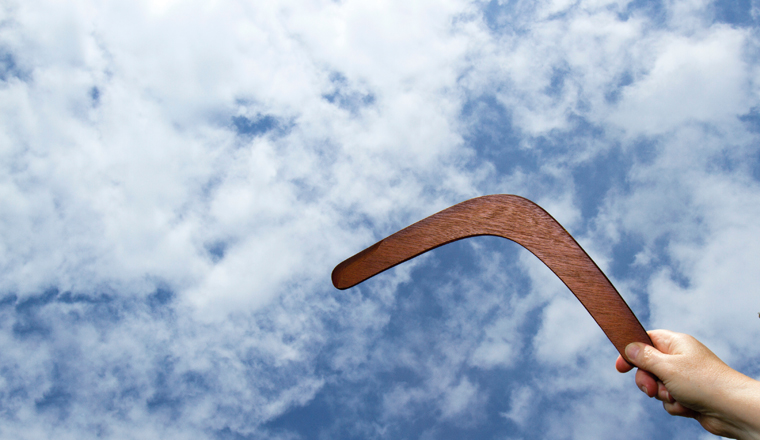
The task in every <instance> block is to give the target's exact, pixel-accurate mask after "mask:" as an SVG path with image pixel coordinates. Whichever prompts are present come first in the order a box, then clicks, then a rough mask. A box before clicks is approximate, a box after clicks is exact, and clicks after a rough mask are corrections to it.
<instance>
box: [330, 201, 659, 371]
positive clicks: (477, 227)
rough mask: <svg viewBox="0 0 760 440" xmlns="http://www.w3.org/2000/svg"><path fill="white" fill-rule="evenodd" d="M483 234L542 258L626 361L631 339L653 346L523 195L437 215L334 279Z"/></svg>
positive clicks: (569, 240) (352, 279)
mask: <svg viewBox="0 0 760 440" xmlns="http://www.w3.org/2000/svg"><path fill="white" fill-rule="evenodd" d="M478 235H495V236H498V237H504V238H506V239H508V240H512V241H514V242H516V243H518V244H520V245H522V246H523V247H525V248H526V249H528V250H529V251H531V252H532V253H533V254H534V255H535V256H537V257H538V258H539V259H540V260H541V261H543V262H544V264H546V265H547V266H548V267H549V269H551V270H552V272H554V273H555V274H556V275H557V276H558V277H559V278H560V279H561V280H562V282H564V283H565V285H566V286H567V287H568V288H569V289H570V291H571V292H573V294H574V295H575V297H576V298H578V300H580V302H581V304H583V306H584V307H585V308H586V310H588V312H589V313H590V314H591V316H592V317H593V318H594V320H596V323H597V324H599V327H601V328H602V331H604V333H605V334H606V335H607V337H608V338H609V340H610V341H611V342H612V344H613V345H614V346H615V348H616V349H617V350H618V352H620V354H621V355H622V356H623V358H624V359H627V358H626V356H625V353H624V350H625V346H626V345H628V344H629V343H631V342H643V343H645V344H648V345H653V344H652V340H651V339H649V336H648V335H647V333H646V330H644V327H642V325H641V323H640V322H639V320H638V319H637V318H636V315H634V314H633V312H632V311H631V309H630V308H629V307H628V304H626V303H625V301H624V300H623V298H621V297H620V294H619V293H618V291H617V290H615V287H614V286H613V285H612V283H611V282H610V280H608V279H607V276H605V275H604V273H603V272H602V271H601V269H599V267H598V266H597V265H596V263H594V261H593V260H592V259H591V257H589V256H588V254H586V252H585V251H584V250H583V248H581V247H580V245H579V244H578V243H577V242H576V241H575V239H574V238H573V237H572V236H571V235H570V234H569V233H568V232H567V231H566V230H565V228H563V227H562V225H560V224H559V223H558V222H557V221H556V220H554V218H553V217H552V216H551V215H549V213H548V212H546V211H544V209H543V208H541V207H540V206H538V205H536V204H535V203H533V202H531V201H530V200H528V199H525V198H523V197H520V196H514V195H506V194H497V195H490V196H483V197H477V198H474V199H470V200H467V201H464V202H462V203H459V204H458V205H454V206H452V207H450V208H447V209H444V210H443V211H441V212H439V213H437V214H433V215H431V216H430V217H428V218H426V219H423V220H420V221H419V222H417V223H415V224H413V225H411V226H409V227H407V228H405V229H402V230H400V231H398V232H396V233H395V234H393V235H391V236H390V237H388V238H386V239H384V240H380V241H379V242H377V243H375V244H374V245H372V246H370V247H369V248H367V249H365V250H363V251H361V252H359V253H358V254H356V255H354V256H353V257H351V258H349V259H348V260H346V261H344V262H342V263H340V264H339V265H338V266H337V267H335V269H334V270H333V273H332V282H333V285H335V287H337V288H338V289H348V288H349V287H353V286H355V285H357V284H359V283H361V282H362V281H364V280H366V279H368V278H370V277H372V276H375V275H377V274H379V273H380V272H383V271H384V270H387V269H390V268H391V267H393V266H396V265H397V264H400V263H403V262H404V261H407V260H409V259H412V258H414V257H416V256H417V255H420V254H422V253H424V252H427V251H429V250H431V249H435V248H437V247H438V246H442V245H444V244H447V243H451V242H453V241H456V240H461V239H463V238H467V237H475V236H478Z"/></svg>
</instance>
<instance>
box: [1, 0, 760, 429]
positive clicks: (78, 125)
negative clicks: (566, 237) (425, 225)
mask: <svg viewBox="0 0 760 440" xmlns="http://www.w3.org/2000/svg"><path fill="white" fill-rule="evenodd" d="M497 3H498V2H497ZM481 6H485V5H484V4H473V3H468V2H464V1H462V2H458V1H444V2H440V1H437V2H433V1H422V2H411V3H410V2H402V1H398V2H369V1H363V2H331V1H312V2H299V1H282V2H243V3H240V2H232V1H216V2H197V1H191V0H187V1H160V2H159V1H155V2H142V3H140V2H118V1H116V2H106V3H96V2H88V1H82V2H76V3H61V2H46V1H42V0H39V1H28V2H17V3H9V2H6V3H4V4H3V5H2V6H0V23H1V24H0V69H4V70H0V78H2V79H0V271H1V272H2V274H3V276H2V278H1V279H0V318H2V319H0V347H2V350H0V371H1V372H2V374H0V406H2V407H3V408H6V410H7V411H8V413H7V416H3V417H4V418H3V424H2V426H3V432H2V433H1V434H0V436H7V437H8V438H11V437H12V438H39V437H50V436H51V433H53V432H55V434H56V436H57V437H61V438H66V437H67V436H68V437H71V438H88V436H89V437H95V436H97V435H99V434H98V432H100V433H101V435H102V436H103V437H112V438H132V437H134V438H167V437H171V438H199V437H204V436H207V437H210V438H213V437H214V436H216V435H223V433H226V432H229V433H230V435H231V436H232V435H236V434H240V435H244V436H245V435H248V436H256V437H257V438H259V437H261V438H295V436H296V434H295V433H294V432H295V431H297V429H298V427H295V426H294V427H288V429H291V428H292V430H293V432H290V431H288V429H283V430H280V431H278V430H277V429H273V430H272V431H271V432H270V431H269V430H268V429H267V428H266V427H265V426H264V424H265V423H267V422H271V421H272V420H276V419H277V418H278V417H279V416H280V415H282V414H283V413H286V412H287V411H288V410H289V409H292V408H294V407H302V406H305V407H307V408H306V409H305V411H306V412H307V413H308V410H309V405H310V402H313V401H315V400H316V399H321V400H319V403H318V405H320V406H327V407H329V408H331V410H334V412H335V414H336V415H335V416H334V417H335V420H330V421H329V423H328V422H325V421H324V420H315V421H314V424H315V425H319V423H320V422H324V423H325V424H326V425H329V426H326V427H325V426H323V427H322V428H319V426H315V427H313V429H314V430H315V432H316V431H318V429H317V428H319V429H324V431H320V432H322V433H325V432H332V431H330V430H340V429H343V428H341V427H345V426H352V428H350V429H356V430H357V432H359V431H361V432H362V433H363V434H366V433H372V434H373V435H376V436H378V437H383V438H384V437H390V436H394V435H397V434H399V433H400V434H401V435H398V436H397V437H398V438H403V437H404V435H406V436H407V437H414V436H415V433H416V434H419V435H416V437H423V436H424V435H430V436H433V437H434V436H435V435H434V434H435V433H436V432H440V430H442V429H443V428H441V426H457V427H458V428H460V429H463V430H467V429H476V428H477V427H478V426H480V425H479V424H487V423H492V422H493V419H494V418H495V419H498V420H499V423H509V424H511V422H514V424H513V425H514V426H515V427H517V429H523V431H521V432H518V433H514V436H516V437H517V436H520V435H521V434H522V436H523V437H525V438H530V437H531V436H530V435H527V434H530V433H529V432H527V431H526V430H527V429H528V428H526V427H529V426H531V424H532V423H533V422H534V419H535V420H538V422H539V423H540V424H541V426H543V427H544V431H541V435H544V436H545V437H547V438H548V437H552V438H557V437H560V438H609V437H610V436H611V435H612V434H616V433H618V432H619V429H621V428H620V427H623V428H624V429H626V430H628V429H631V430H633V428H634V427H635V426H636V420H639V419H640V418H645V417H647V416H648V415H649V412H648V411H649V409H646V408H648V407H646V406H643V404H642V403H641V400H642V399H641V398H640V397H639V400H637V399H636V398H631V397H630V396H631V395H637V394H635V393H636V392H637V391H636V390H635V387H634V386H633V385H632V383H631V382H632V378H630V375H629V376H621V375H618V374H617V373H616V372H614V370H613V369H612V363H613V362H614V350H613V349H612V347H611V345H609V343H608V342H607V341H606V340H605V339H604V337H603V335H602V334H601V332H600V331H599V329H598V328H597V327H596V326H595V324H594V323H593V320H592V319H591V318H590V317H589V316H588V314H587V313H586V312H585V310H584V309H583V308H582V306H581V305H580V304H579V303H578V302H577V301H576V300H575V299H574V298H573V297H572V296H571V293H570V292H568V291H567V289H566V288H565V287H564V285H562V283H561V282H560V281H559V280H558V279H557V278H556V277H555V276H554V275H553V274H552V273H551V271H549V270H548V269H547V268H546V267H545V266H543V264H542V263H541V262H540V261H538V260H537V259H535V258H534V257H533V256H532V255H530V254H529V253H527V252H524V251H520V252H517V253H516V252H513V251H514V249H515V247H514V246H512V245H511V244H509V243H505V244H504V248H503V249H500V250H499V251H494V250H493V249H491V248H490V247H489V246H490V245H488V244H487V243H486V242H477V241H474V244H473V246H472V247H471V248H465V251H466V252H471V254H467V255H474V256H475V258H474V261H471V262H470V263H472V267H475V269H472V268H471V266H467V265H466V264H464V262H461V261H460V262H456V263H451V262H446V261H444V262H441V260H440V259H437V258H434V257H428V258H427V259H424V260H420V261H416V264H406V265H404V266H401V267H399V268H398V269H395V270H393V271H391V272H389V273H386V274H383V275H382V277H378V278H377V279H375V280H373V282H371V283H368V284H367V285H364V286H362V287H361V288H359V289H355V290H352V291H349V292H334V291H333V290H332V288H331V286H329V281H328V276H329V273H330V270H331V269H332V268H333V267H334V265H335V264H336V263H338V262H339V261H340V260H341V259H343V258H345V257H348V256H350V255H351V254H352V253H354V252H356V251H358V250H360V249H361V248H362V247H363V246H366V245H369V244H371V243H372V242H373V241H374V240H376V239H379V238H381V237H383V236H385V235H387V234H388V233H391V232H394V231H395V230H397V229H399V228H400V227H403V226H405V225H407V224H409V223H411V222H414V221H416V220H419V219H420V218H422V217H424V216H426V215H429V214H432V213H433V212H435V211H436V210H439V209H442V208H444V207H446V206H449V205H451V204H453V203H455V202H458V201H461V200H464V199H466V198H469V197H472V196H476V195H480V194H481V193H482V192H483V191H485V190H491V189H494V190H498V191H503V192H517V193H521V194H527V195H531V197H534V198H535V199H536V200H537V201H539V202H540V203H541V204H542V205H543V206H545V207H546V208H547V209H548V210H549V212H550V213H552V214H553V215H555V217H557V218H558V219H559V220H560V221H561V222H562V223H563V224H564V225H565V226H566V227H568V228H569V229H570V230H572V231H577V233H576V235H577V236H578V237H577V238H578V239H579V241H581V242H583V243H584V246H586V247H587V248H588V250H589V251H590V252H591V253H592V255H593V256H594V258H595V259H597V260H598V261H599V262H600V265H601V266H602V267H604V268H605V270H608V268H609V269H610V270H611V269H612V268H615V267H619V266H620V257H619V256H618V255H617V254H615V252H613V250H614V249H617V248H616V246H617V245H619V244H620V243H622V242H624V241H625V240H626V239H627V237H636V238H640V239H641V240H640V241H641V243H643V244H641V246H640V249H639V248H637V249H636V250H635V252H636V254H637V255H639V256H641V257H640V258H638V257H637V260H636V261H638V265H637V266H636V267H637V270H639V271H641V273H642V275H636V277H633V276H631V277H630V278H629V277H627V276H626V274H625V273H623V274H622V275H620V277H619V278H620V282H622V283H624V284H625V285H627V286H635V287H636V288H637V290H636V295H637V296H636V301H637V304H636V305H637V309H641V310H646V311H647V312H649V314H650V315H649V321H650V322H651V323H652V324H655V325H661V326H664V327H671V328H674V329H676V330H688V331H690V332H693V333H695V334H697V335H698V336H702V337H704V338H705V339H706V342H709V344H710V345H711V346H712V347H714V348H715V349H716V351H717V352H718V353H719V354H721V355H722V356H725V357H726V358H727V359H728V360H730V361H732V362H733V363H735V364H736V365H740V366H747V364H748V363H749V362H750V361H751V360H752V359H753V356H756V355H757V353H756V351H757V350H756V349H755V348H754V341H756V340H757V337H758V336H760V335H758V334H757V330H756V329H757V328H758V327H757V325H756V321H754V320H753V319H750V318H754V313H755V312H756V311H757V310H755V306H756V305H757V303H756V302H755V300H754V298H755V295H754V294H753V292H754V290H753V288H754V287H753V286H756V285H758V283H759V282H760V279H758V277H757V275H755V272H756V271H753V267H752V262H753V261H756V260H757V257H758V256H757V255H756V254H757V252H755V251H754V250H753V249H752V245H751V244H752V243H753V242H754V241H753V237H756V236H757V235H758V234H757V228H756V227H755V226H754V225H755V221H754V219H756V217H757V216H756V215H755V214H756V212H755V211H756V209H755V206H756V204H757V203H756V199H757V193H758V184H757V182H756V180H753V179H754V178H753V177H752V176H753V172H754V171H753V168H752V166H753V165H752V163H753V162H752V161H755V162H756V157H755V156H756V153H757V148H756V146H755V145H756V134H754V133H751V132H748V131H746V128H745V127H744V126H743V125H742V123H741V122H740V121H738V120H737V118H736V117H737V116H738V115H742V114H745V113H747V112H748V111H749V110H750V108H752V107H753V106H756V105H757V96H758V95H757V93H753V92H752V91H753V90H755V89H756V88H757V84H755V82H754V79H753V78H754V76H753V72H755V71H756V70H757V67H756V64H757V63H756V61H755V60H753V59H752V58H751V56H750V54H751V53H752V50H754V49H753V48H754V46H753V45H756V43H755V42H754V40H752V37H751V35H752V32H750V31H747V30H742V29H739V28H732V27H727V26H722V25H714V24H711V23H709V22H708V21H706V19H705V17H706V10H705V8H706V7H707V6H706V4H705V3H704V2H669V3H667V4H665V5H664V8H665V9H666V11H665V14H666V16H667V20H666V23H664V27H659V26H658V25H657V24H655V23H654V22H653V20H651V19H650V17H649V16H648V15H647V14H646V13H645V12H643V11H642V10H640V9H636V8H637V7H636V6H632V5H631V4H630V2H626V1H617V2H614V1H589V2H568V1H556V2H541V3H536V4H534V2H518V4H515V3H514V2H510V3H509V4H508V5H501V7H502V15H499V16H498V17H496V21H497V22H499V23H501V24H502V25H503V27H502V28H501V29H489V28H488V26H487V23H486V22H485V20H483V19H482V17H481V14H482V12H481V10H480V9H479V8H480V7H481ZM491 6H493V7H496V6H499V5H497V4H495V3H494V4H492V5H491ZM629 12H630V13H629ZM482 96H489V97H490V96H493V97H494V100H495V102H497V103H499V104H501V105H503V106H504V107H505V114H506V115H507V116H505V118H507V119H508V120H507V121H496V123H497V124H499V123H502V122H504V124H510V123H511V124H512V127H506V128H509V129H511V131H512V134H513V135H514V138H515V139H517V140H516V141H515V142H516V143H517V144H518V145H516V146H514V147H515V148H520V149H521V151H530V152H531V153H532V154H535V157H536V164H535V166H533V167H532V168H531V166H530V164H529V165H525V166H523V167H521V168H520V169H519V170H518V171H515V172H514V174H510V173H511V172H506V173H505V172H503V171H500V170H501V168H500V167H499V166H498V165H499V164H492V163H488V162H487V160H488V158H486V157H485V156H484V155H482V154H481V153H482V152H480V151H478V148H479V145H468V144H465V142H467V134H468V133H472V132H474V131H477V130H478V124H479V115H478V114H475V115H474V116H472V117H471V118H468V120H467V121H463V120H462V118H461V113H462V108H463V105H464V103H465V102H468V101H469V100H472V99H477V98H479V97H482ZM652 109H654V110H652ZM233 118H242V119H233ZM235 121H237V123H238V125H240V124H242V125H243V126H244V125H245V124H249V125H250V127H249V130H248V131H250V133H237V132H236V128H235V125H236V122H235ZM262 121H264V122H262ZM257 123H260V125H259V126H258V128H255V127H256V124H257ZM584 124H586V125H587V126H589V127H591V128H590V129H589V130H590V131H592V132H593V133H591V134H589V133H587V132H584V131H583V130H580V129H577V128H578V127H579V126H581V127H585V126H586V125H584ZM257 130H258V132H257ZM242 131H245V130H242ZM642 139H643V141H642ZM640 142H648V143H649V144H650V145H651V151H650V152H649V153H648V155H647V154H643V153H642V152H641V147H640ZM509 147H512V146H509ZM505 148H506V147H505ZM616 149H619V150H620V152H621V154H623V155H626V157H625V158H624V159H621V162H624V163H623V165H621V166H619V167H618V168H619V169H618V168H615V169H614V170H612V171H610V173H620V176H617V175H615V176H613V177H615V178H618V177H619V178H618V179H617V180H615V179H611V180H610V181H609V182H607V181H604V180H599V182H601V183H599V185H602V186H603V187H602V188H600V189H599V192H600V193H601V194H602V196H600V197H601V198H602V200H603V201H602V202H601V206H600V208H599V209H600V210H599V215H597V216H596V217H593V218H589V217H588V215H589V214H588V213H587V212H586V211H585V210H584V209H581V206H582V205H583V204H584V202H586V201H587V200H588V197H589V196H588V194H584V193H583V189H582V188H584V187H582V186H580V185H578V184H577V182H575V181H574V179H578V180H580V178H579V177H578V176H577V174H578V173H577V171H578V168H577V167H578V166H579V165H588V164H593V163H594V161H595V160H597V159H598V158H599V157H601V156H600V153H609V152H611V151H617V150H616ZM610 154H611V153H610ZM626 161H627V162H626ZM628 162H630V163H628ZM594 166H596V165H594ZM604 166H605V164H601V165H599V167H604ZM602 174H603V173H602ZM581 177H585V176H581ZM595 182H596V181H592V183H595ZM590 215H595V214H593V213H592V214H590ZM482 243H486V244H482ZM637 243H638V242H637ZM510 246H512V247H510ZM468 249H469V250H468ZM466 252H465V253H466ZM437 264H439V265H441V267H444V269H443V272H446V273H445V274H441V272H436V271H435V270H436V265H437ZM446 264H451V265H452V266H446ZM451 267H454V268H455V270H451V271H449V270H448V269H450V268H451ZM412 268H422V269H423V270H421V271H420V272H419V273H418V272H412ZM420 273H423V274H427V275H420ZM431 274H432V275H431ZM410 281H416V282H419V283H420V284H419V285H417V284H415V286H414V287H411V283H410ZM616 282H617V281H616ZM50 288H56V289H58V290H48V289H50ZM159 288H160V289H161V290H158V291H157V289H159ZM45 292H48V294H45ZM399 292H402V293H403V294H404V295H408V297H404V299H403V301H397V296H398V295H399ZM46 295H47V296H46ZM162 295H163V296H162ZM415 295H417V296H415ZM425 301H427V302H425ZM747 310H750V311H751V312H752V313H749V314H748V316H749V318H746V317H745V316H744V315H743V314H744V313H745V312H746V311H747ZM758 310H760V309H758ZM436 313H437V314H436ZM738 313H741V315H737V314H738ZM750 315H751V316H750ZM738 316H740V317H738ZM754 319H757V318H754ZM407 321H408V322H407ZM394 332H395V333H394ZM535 332H537V333H535ZM753 353H754V354H753ZM608 358H609V359H608ZM528 370H529V371H528ZM405 375H407V376H408V377H407V376H405ZM397 376H398V377H401V379H398V378H397ZM493 377H499V378H500V379H498V380H497V379H493ZM407 379H408V380H407ZM502 381H503V382H502ZM336 389H337V390H338V391H335V390H336ZM495 390H503V391H504V392H505V395H504V396H506V397H505V398H502V397H504V396H501V395H499V394H498V393H496V392H495ZM507 393H511V394H507ZM568 395H572V398H569V397H568ZM365 397H366V399H365ZM56 399H57V400H56ZM552 399H556V401H557V402H559V403H557V404H556V405H554V406H552V407H551V409H548V410H547V409H545V407H544V406H543V405H545V404H546V403H547V402H549V401H552ZM567 402H571V403H572V407H570V405H565V404H566V403H567ZM502 403H503V405H504V406H503V407H499V408H496V406H498V405H501V404H502ZM315 405H317V404H315ZM330 405H333V406H330ZM373 405H374V406H373ZM335 408H337V409H335ZM66 412H67V413H68V415H62V414H63V413H66ZM500 413H501V414H502V415H503V417H499V414H500ZM600 414H601V417H600ZM349 415H350V416H353V417H354V419H352V420H348V421H346V420H342V419H341V417H349ZM320 417H321V418H324V417H322V416H320ZM504 417H506V418H507V420H505V419H504ZM318 418H319V417H318ZM357 419H361V422H357ZM602 419H603V420H602ZM410 420H424V421H425V422H424V423H431V424H433V425H434V426H430V427H428V426H425V427H423V428H419V430H418V431H414V429H417V428H418V427H415V426H411V425H413V422H410ZM320 426H321V425H320ZM410 426H411V427H410ZM489 426H491V427H493V426H495V425H489ZM499 426H501V427H503V425H499ZM510 426H511V425H510ZM651 427H652V426H651V425H647V428H646V429H645V430H643V431H638V432H636V433H634V434H632V435H631V438H649V436H650V434H652V433H653V432H655V431H648V429H651ZM347 429H348V428H347ZM494 429H496V428H494ZM499 429H501V428H499ZM225 430H227V431H225ZM406 430H408V431H406ZM281 431H282V432H281ZM285 431H288V432H285ZM352 432H353V431H352ZM468 432H469V431H468ZM626 432H628V431H626ZM631 432H633V431H631ZM220 433H222V434H220ZM325 435H326V434H325ZM505 435H510V436H512V435H513V434H512V433H509V434H505ZM637 436H638V437H637Z"/></svg>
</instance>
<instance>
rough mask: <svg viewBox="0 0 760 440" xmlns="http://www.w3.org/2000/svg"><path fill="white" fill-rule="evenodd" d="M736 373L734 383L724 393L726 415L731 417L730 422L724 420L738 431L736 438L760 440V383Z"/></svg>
mask: <svg viewBox="0 0 760 440" xmlns="http://www.w3.org/2000/svg"><path fill="white" fill-rule="evenodd" d="M734 373H735V377H734V378H733V382H734V383H733V384H732V386H731V387H729V388H724V390H723V391H724V392H723V393H722V394H723V397H724V404H723V405H721V406H723V407H724V409H723V411H724V414H725V415H728V414H730V415H731V417H730V420H726V419H724V420H726V422H728V423H729V424H730V425H732V426H733V427H735V428H736V429H737V434H738V435H737V436H736V438H738V439H741V440H760V382H758V381H757V380H755V379H752V378H750V377H748V376H745V375H744V374H742V373H739V372H736V371H735V372H734ZM727 418H728V417H727Z"/></svg>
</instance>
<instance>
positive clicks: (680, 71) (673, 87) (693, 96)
mask: <svg viewBox="0 0 760 440" xmlns="http://www.w3.org/2000/svg"><path fill="white" fill-rule="evenodd" d="M746 40H747V33H746V32H745V31H743V30H739V29H735V28H731V27H728V26H719V25H716V26H714V27H713V28H711V29H709V30H707V31H705V32H704V34H702V33H700V34H698V35H692V36H689V37H685V36H681V35H672V34H665V35H661V36H659V38H657V41H656V42H653V44H651V45H650V49H651V50H652V51H654V52H655V53H656V61H655V63H654V65H653V67H652V69H651V71H649V72H648V73H647V74H646V75H645V76H644V77H643V78H641V79H639V80H637V81H635V82H634V83H633V84H631V85H630V86H628V87H625V88H624V89H623V92H622V98H621V102H620V104H619V106H618V109H617V111H616V112H614V113H613V114H612V115H611V120H612V121H613V122H614V123H616V124H618V125H620V126H622V127H624V128H626V129H627V130H628V131H630V132H631V133H632V134H658V133H663V132H667V131H669V130H672V129H673V128H675V127H679V126H681V125H682V124H684V123H700V122H717V123H719V122H723V121H727V120H730V119H731V118H734V117H736V116H738V115H741V114H744V113H746V112H747V111H748V110H749V108H750V105H751V104H750V103H751V101H750V100H749V99H748V91H749V80H750V78H749V75H748V74H749V72H748V70H747V65H746V63H745V61H744V47H745V42H746Z"/></svg>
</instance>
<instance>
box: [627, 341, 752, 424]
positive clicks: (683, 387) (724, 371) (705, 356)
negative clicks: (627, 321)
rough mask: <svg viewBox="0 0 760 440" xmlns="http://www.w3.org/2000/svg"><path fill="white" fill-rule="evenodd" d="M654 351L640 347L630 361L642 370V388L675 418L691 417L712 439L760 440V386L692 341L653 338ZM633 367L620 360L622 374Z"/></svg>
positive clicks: (629, 351) (639, 375)
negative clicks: (721, 437) (715, 436)
mask: <svg viewBox="0 0 760 440" xmlns="http://www.w3.org/2000/svg"><path fill="white" fill-rule="evenodd" d="M648 333H649V336H650V338H651V339H652V342H653V343H654V347H651V346H648V345H646V344H642V343H639V342H634V343H632V344H629V345H628V346H627V347H626V349H625V354H626V357H628V358H629V359H630V361H631V362H632V363H633V364H634V365H633V366H636V367H639V369H638V371H636V385H637V386H638V387H639V389H641V390H642V391H643V392H644V393H645V394H646V395H647V396H649V397H656V398H657V399H658V400H660V401H662V402H663V407H664V408H665V410H666V411H667V412H668V413H669V414H671V415H674V416H682V417H691V418H694V419H696V420H697V421H699V423H700V424H701V425H702V427H703V428H705V429H706V430H707V431H709V432H711V433H712V434H715V435H719V436H723V437H730V438H737V439H760V382H758V381H756V380H753V379H751V378H749V377H747V376H745V375H743V374H741V373H739V372H738V371H736V370H734V369H732V368H731V367H729V366H728V365H726V364H725V363H724V362H723V361H721V360H720V359H719V358H718V357H717V356H716V355H715V354H714V353H713V352H712V351H710V349H708V348H707V347H705V346H704V345H703V344H702V343H700V342H699V341H697V340H696V339H694V338H693V337H691V336H689V335H685V334H682V333H675V332H671V331H668V330H653V331H650V332H648ZM633 366H632V365H631V364H629V363H628V362H626V360H624V359H623V358H622V357H621V356H618V359H617V361H616V362H615V367H616V368H617V370H618V371H620V372H621V373H625V372H627V371H630V370H631V369H632V368H633Z"/></svg>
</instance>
